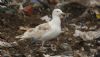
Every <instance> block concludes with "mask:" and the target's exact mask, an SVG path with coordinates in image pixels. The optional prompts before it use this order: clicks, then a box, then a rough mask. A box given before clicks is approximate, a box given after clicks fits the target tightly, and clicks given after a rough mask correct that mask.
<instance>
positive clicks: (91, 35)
mask: <svg viewBox="0 0 100 57" xmlns="http://www.w3.org/2000/svg"><path fill="white" fill-rule="evenodd" d="M73 36H74V37H78V36H79V37H81V38H82V39H83V40H84V41H86V40H93V39H96V38H99V37H100V30H97V31H88V32H82V31H80V30H75V33H74V34H73Z"/></svg>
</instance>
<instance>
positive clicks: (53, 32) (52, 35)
mask: <svg viewBox="0 0 100 57" xmlns="http://www.w3.org/2000/svg"><path fill="white" fill-rule="evenodd" d="M60 33H61V28H60V27H59V28H58V27H53V28H52V29H51V30H50V31H48V32H47V33H46V34H44V35H43V36H42V37H41V39H40V40H42V41H46V40H51V39H54V38H56V37H57V36H58V35H59V34H60Z"/></svg>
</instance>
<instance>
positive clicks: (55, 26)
mask: <svg viewBox="0 0 100 57" xmlns="http://www.w3.org/2000/svg"><path fill="white" fill-rule="evenodd" d="M63 15H64V13H63V12H62V11H61V10H60V9H54V10H53V12H52V20H51V21H48V22H46V23H43V24H40V25H38V26H36V27H35V28H30V29H27V30H26V32H25V33H24V34H22V35H19V36H16V38H20V40H24V39H27V38H33V39H34V40H40V41H42V46H43V45H44V42H45V41H48V40H51V39H54V38H56V37H57V36H58V35H60V34H61V33H62V30H61V20H60V19H62V17H63Z"/></svg>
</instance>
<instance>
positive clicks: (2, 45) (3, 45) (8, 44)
mask: <svg viewBox="0 0 100 57" xmlns="http://www.w3.org/2000/svg"><path fill="white" fill-rule="evenodd" d="M0 47H12V45H11V44H10V43H7V42H3V41H0Z"/></svg>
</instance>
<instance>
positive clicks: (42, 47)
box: [40, 41, 46, 51]
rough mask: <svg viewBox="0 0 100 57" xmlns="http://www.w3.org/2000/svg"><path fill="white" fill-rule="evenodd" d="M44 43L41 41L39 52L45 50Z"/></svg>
mask: <svg viewBox="0 0 100 57" xmlns="http://www.w3.org/2000/svg"><path fill="white" fill-rule="evenodd" d="M44 43H45V41H42V46H41V47H40V50H42V51H43V50H45V49H46V48H45V47H44Z"/></svg>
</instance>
